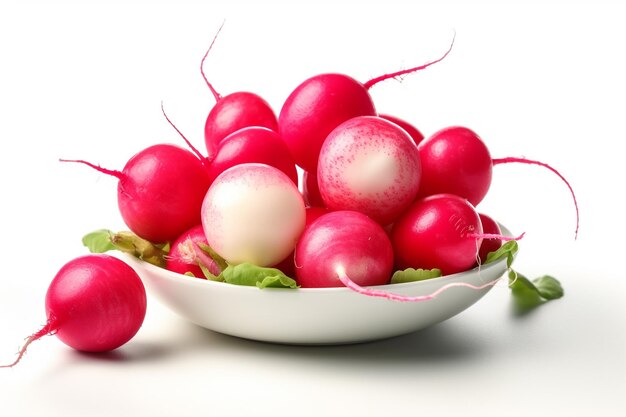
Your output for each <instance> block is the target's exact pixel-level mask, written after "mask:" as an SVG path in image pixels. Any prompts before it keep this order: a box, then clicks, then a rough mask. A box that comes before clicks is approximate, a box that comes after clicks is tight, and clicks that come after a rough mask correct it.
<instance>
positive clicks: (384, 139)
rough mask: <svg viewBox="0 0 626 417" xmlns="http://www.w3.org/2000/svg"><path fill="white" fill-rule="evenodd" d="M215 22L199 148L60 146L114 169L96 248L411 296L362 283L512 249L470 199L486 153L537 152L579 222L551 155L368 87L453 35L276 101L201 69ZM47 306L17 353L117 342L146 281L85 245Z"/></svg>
mask: <svg viewBox="0 0 626 417" xmlns="http://www.w3.org/2000/svg"><path fill="white" fill-rule="evenodd" d="M220 30H221V28H220ZM218 33H219V31H218ZM215 38H217V34H216V36H215ZM215 38H214V39H213V42H212V43H211V46H210V47H209V49H208V50H207V52H206V54H205V55H204V57H203V58H202V61H201V73H202V76H203V78H204V80H205V81H206V84H207V86H208V87H209V89H210V91H211V93H212V94H213V96H214V98H215V101H216V103H215V105H214V106H213V107H212V109H211V110H210V112H209V113H208V115H207V118H206V121H205V128H204V142H205V146H206V150H207V156H204V155H202V154H201V152H199V151H198V150H197V149H196V148H195V147H193V145H192V144H191V142H190V141H188V140H187V138H185V136H184V135H182V133H181V132H180V131H178V129H176V130H177V131H178V132H179V133H180V134H181V136H182V137H183V139H184V140H185V142H186V143H187V145H188V146H189V147H190V150H188V149H185V148H183V147H180V146H178V145H174V144H167V143H159V144H154V145H152V146H150V147H148V148H146V149H144V150H141V151H140V152H138V153H136V154H135V155H133V156H131V157H130V158H129V159H128V162H127V163H126V165H125V166H124V167H123V168H122V169H121V170H115V169H109V168H103V167H100V166H99V165H96V164H94V163H92V162H88V161H84V160H81V159H75V160H69V159H63V160H62V161H63V162H75V163H80V164H84V165H87V166H89V167H91V168H93V169H96V170H98V171H99V172H101V173H103V174H106V175H109V176H112V177H114V178H115V179H116V180H117V201H118V207H119V212H120V215H121V217H122V219H123V220H124V222H125V223H126V225H127V226H128V228H129V229H130V231H129V232H119V233H113V232H109V231H106V230H103V231H99V232H96V233H94V234H90V235H88V236H86V237H85V239H84V242H85V244H86V246H88V247H89V248H90V249H91V251H92V252H106V251H108V250H111V249H117V250H121V251H124V252H127V253H131V254H133V255H135V256H137V257H139V258H141V259H143V260H145V261H148V262H152V263H154V264H156V265H159V266H161V267H164V268H167V269H169V270H171V271H174V272H177V273H180V274H185V275H190V276H194V277H198V278H206V279H212V280H217V281H224V282H226V283H236V284H246V285H257V286H259V287H261V288H265V287H275V286H282V287H292V288H297V287H303V288H312V287H340V286H347V287H348V288H350V289H352V290H354V291H357V292H359V293H362V294H365V295H368V296H377V297H386V298H390V299H393V300H400V301H425V300H428V299H431V298H433V297H434V296H435V295H436V294H431V295H429V296H424V297H416V298H409V297H402V296H398V295H396V294H393V293H389V292H386V291H381V290H380V289H371V288H366V287H371V286H377V285H383V284H388V283H393V282H398V280H402V281H406V280H409V281H410V280H413V279H423V278H424V277H425V276H426V277H435V276H439V275H448V274H454V273H458V272H463V271H467V270H469V269H471V268H473V267H475V266H477V265H480V264H481V263H485V262H489V261H490V260H491V259H493V254H494V253H495V254H496V255H497V256H511V251H513V250H514V248H516V247H515V246H510V248H509V249H507V250H508V252H507V251H504V252H502V253H504V255H502V253H500V254H499V255H498V253H499V252H500V251H501V249H502V244H503V242H504V241H507V240H517V239H518V238H512V237H508V236H503V235H502V233H501V230H500V228H499V226H498V224H497V223H496V222H495V221H494V220H493V219H492V218H491V217H489V216H488V215H486V214H484V213H479V212H478V210H477V206H478V205H479V204H480V202H481V201H482V200H483V198H484V197H485V195H486V194H487V193H488V191H489V187H490V184H491V179H492V168H493V166H494V165H498V164H503V163H510V162H520V163H527V164H534V165H538V166H543V167H545V168H548V169H549V170H551V171H552V172H553V173H555V174H557V175H558V176H559V177H560V178H561V179H562V180H563V181H564V182H565V183H566V185H567V186H568V187H569V190H570V192H571V194H572V197H573V199H574V204H575V206H576V216H577V222H576V233H577V232H578V207H577V204H576V198H575V195H574V192H573V190H572V188H571V186H570V185H569V183H567V181H566V180H565V178H564V177H563V176H562V175H561V174H560V173H559V172H558V171H556V170H555V169H554V168H552V167H551V166H549V165H547V164H545V163H543V162H539V161H534V160H528V159H524V158H512V157H507V158H500V159H493V158H492V157H491V155H490V153H489V150H488V148H487V146H486V144H485V143H484V141H483V140H482V139H481V138H480V137H479V135H478V134H477V133H476V132H474V131H472V130H471V129H469V128H467V127H462V126H452V127H445V128H443V129H441V130H439V131H438V132H435V133H434V134H432V135H430V136H427V137H425V136H424V135H423V134H422V133H421V131H420V130H419V129H418V128H416V127H415V126H413V124H412V123H410V122H408V121H405V120H402V119H399V118H397V117H394V116H393V115H388V114H380V113H379V112H378V111H377V109H376V106H375V100H374V98H373V97H372V95H371V94H370V92H369V90H370V88H371V87H373V86H374V85H376V84H378V83H379V82H381V81H384V80H387V79H390V78H394V77H396V76H399V75H404V74H409V73H414V72H417V71H420V70H423V69H425V68H428V67H429V66H431V65H433V64H435V63H437V62H440V61H441V60H443V59H444V58H445V57H446V56H447V55H448V53H449V52H450V50H448V51H447V52H446V53H445V54H444V55H443V56H442V57H440V58H439V59H437V60H435V61H432V62H429V63H427V64H424V65H420V66H417V67H414V68H410V69H407V70H402V71H397V72H394V73H390V74H384V75H381V76H379V77H375V78H373V79H371V80H369V81H366V82H364V83H362V82H360V81H358V80H356V79H354V78H352V77H351V76H349V75H345V74H339V73H324V74H317V75H313V76H312V77H310V78H308V79H306V80H303V81H302V82H301V83H300V84H299V85H297V86H296V87H295V88H294V89H293V90H292V92H291V93H290V94H289V95H288V97H286V99H285V100H284V102H283V103H282V106H281V109H280V112H279V113H278V114H277V113H275V111H274V109H273V108H272V107H271V106H270V104H269V103H268V102H267V101H265V100H264V99H263V98H262V97H260V96H259V95H257V94H255V93H252V92H235V93H231V94H229V95H226V96H222V95H221V94H219V93H218V92H217V91H216V89H215V88H214V87H213V85H212V83H210V82H209V81H208V79H207V77H206V75H205V72H204V64H205V60H206V59H207V56H208V54H209V51H210V50H211V48H212V47H213V43H214V42H215ZM450 48H452V45H450ZM163 114H164V115H165V117H166V119H167V120H168V122H170V124H171V125H172V126H173V127H175V126H174V124H173V123H172V122H171V121H170V119H169V118H168V116H167V115H166V114H165V111H164V110H163ZM298 174H300V175H298ZM512 243H515V242H512ZM511 248H513V249H511ZM398 273H401V275H402V277H401V278H398V279H396V278H395V277H396V276H397V274H398ZM413 274H416V275H415V277H414V276H413ZM407 277H408V278H407ZM542 282H545V280H544V281H542ZM492 284H493V283H488V284H486V285H492ZM456 285H464V284H463V283H460V284H459V283H457V284H456ZM525 285H526V284H525ZM530 285H532V284H530ZM465 286H470V285H469V284H465ZM445 289H446V288H441V289H440V290H439V291H438V292H437V293H439V292H441V291H443V290H445ZM550 294H555V292H554V291H553V292H550ZM553 298H556V296H554V297H553ZM46 306H47V310H46V311H47V314H48V321H47V322H46V324H45V326H44V327H43V328H42V329H41V330H40V331H38V332H37V333H35V334H34V335H32V336H31V337H30V338H28V339H27V342H26V345H25V346H24V347H23V348H22V349H21V350H20V353H19V356H18V359H17V360H16V361H15V363H17V361H19V359H20V358H21V357H22V355H23V354H24V352H25V349H26V347H27V346H28V345H29V344H30V343H31V342H32V341H34V340H37V339H39V338H41V337H42V336H44V335H46V334H56V335H57V336H58V337H59V338H60V339H61V340H63V341H64V342H65V343H67V344H68V345H70V346H72V347H74V348H76V349H79V350H86V351H96V352H97V351H106V350H110V349H115V348H117V347H119V346H121V345H123V344H124V343H126V342H127V341H128V340H129V339H130V338H131V337H133V335H134V334H135V333H136V332H137V331H138V329H139V327H140V326H141V323H142V321H143V318H144V315H145V291H144V288H143V285H142V284H141V281H140V280H139V277H138V276H137V274H136V273H135V272H134V271H133V270H132V269H131V268H130V267H129V266H128V265H126V264H124V263H123V262H122V261H120V260H119V259H117V258H113V257H110V256H107V255H102V254H93V255H88V256H85V257H80V258H77V259H76V260H73V261H71V262H70V263H68V264H67V265H66V266H65V267H63V268H62V270H61V271H60V272H59V274H58V275H57V277H56V278H55V279H54V280H53V281H52V284H51V286H50V288H49V291H48V295H47V297H46ZM96 306H97V307H98V308H95V307H96ZM15 363H13V364H11V365H9V366H12V365H14V364H15Z"/></svg>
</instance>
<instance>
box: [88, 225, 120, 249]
mask: <svg viewBox="0 0 626 417" xmlns="http://www.w3.org/2000/svg"><path fill="white" fill-rule="evenodd" d="M111 236H113V232H111V231H110V230H107V229H100V230H96V231H93V232H91V233H87V234H86V235H85V236H83V245H85V246H86V247H87V248H88V249H89V251H90V252H91V253H105V252H108V251H110V250H115V249H116V248H115V245H114V244H113V243H112V242H111Z"/></svg>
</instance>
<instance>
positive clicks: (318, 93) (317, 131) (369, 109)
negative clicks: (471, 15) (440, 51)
mask: <svg viewBox="0 0 626 417" xmlns="http://www.w3.org/2000/svg"><path fill="white" fill-rule="evenodd" d="M453 43H454V40H453V41H452V44H453ZM452 44H450V48H449V49H448V51H446V53H445V54H444V55H443V56H442V57H440V58H439V59H437V60H434V61H431V62H429V63H427V64H424V65H420V66H417V67H414V68H409V69H406V70H401V71H396V72H393V73H389V74H384V75H381V76H379V77H375V78H373V79H371V80H369V81H367V82H365V83H361V82H359V81H357V80H355V79H354V78H352V77H350V76H348V75H345V74H337V73H327V74H319V75H315V76H313V77H311V78H308V79H307V80H305V81H303V82H302V83H301V84H300V85H298V86H297V87H296V88H295V89H294V90H293V91H292V92H291V94H289V96H288V97H287V99H286V100H285V102H284V104H283V106H282V108H281V110H280V113H279V115H278V132H279V133H280V136H281V137H282V138H283V140H284V141H285V142H286V143H287V145H288V146H289V149H290V150H291V154H292V155H293V157H294V160H295V162H296V164H298V165H299V166H300V167H301V168H302V169H303V170H304V171H308V172H315V171H316V169H317V158H318V155H319V151H320V149H321V147H322V144H323V143H324V140H325V139H326V136H328V134H329V133H330V132H331V131H332V130H333V129H334V128H336V127H337V126H339V125H340V124H341V123H343V122H345V121H346V120H348V119H351V118H353V117H357V116H376V115H377V112H376V108H375V106H374V101H373V99H372V97H371V96H370V94H369V89H370V88H372V87H373V86H374V85H376V84H378V83H379V82H381V81H384V80H387V79H390V78H395V77H398V76H401V75H405V74H409V73H412V72H416V71H420V70H422V69H425V68H427V67H429V66H430V65H433V64H435V63H437V62H440V61H441V60H443V59H444V58H445V57H446V56H447V55H448V53H449V52H450V50H451V49H452Z"/></svg>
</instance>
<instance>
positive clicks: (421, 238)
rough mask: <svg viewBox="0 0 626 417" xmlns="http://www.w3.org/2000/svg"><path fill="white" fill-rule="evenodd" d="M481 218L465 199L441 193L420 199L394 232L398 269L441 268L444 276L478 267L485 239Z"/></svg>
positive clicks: (398, 223)
mask: <svg viewBox="0 0 626 417" xmlns="http://www.w3.org/2000/svg"><path fill="white" fill-rule="evenodd" d="M482 231H483V229H482V225H481V223H480V218H479V217H478V213H477V212H476V210H475V209H474V207H473V206H472V205H471V204H470V203H469V202H468V201H467V200H465V199H464V198H461V197H458V196H456V195H452V194H437V195H433V196H429V197H426V198H424V199H421V200H417V201H416V202H415V203H413V205H411V207H409V209H408V210H407V211H406V212H405V213H404V214H403V215H402V216H401V217H400V218H399V219H398V221H397V222H396V223H395V224H394V226H393V229H392V231H391V242H392V245H393V249H394V256H395V263H396V269H406V268H415V269H419V268H424V269H433V268H439V269H440V270H441V272H442V274H443V275H449V274H454V273H457V272H462V271H466V270H468V269H470V268H472V267H473V266H474V264H475V263H476V257H477V255H478V248H479V246H480V244H481V241H482V239H480V238H479V239H477V238H471V237H468V236H466V234H468V233H478V234H480V233H482Z"/></svg>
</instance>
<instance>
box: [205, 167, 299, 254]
mask: <svg viewBox="0 0 626 417" xmlns="http://www.w3.org/2000/svg"><path fill="white" fill-rule="evenodd" d="M304 225H305V206H304V200H303V198H302V195H301V194H300V191H299V190H298V187H297V186H296V185H295V184H294V183H293V181H292V180H291V179H290V178H289V177H288V176H287V175H286V174H285V173H284V172H282V171H281V170H279V169H277V168H274V167H272V166H270V165H266V164H259V163H244V164H239V165H235V166H233V167H231V168H229V169H227V170H226V171H224V172H222V173H221V174H220V175H219V176H218V177H217V178H216V179H215V181H213V184H212V185H211V187H210V188H209V191H208V192H207V194H206V196H205V198H204V202H203V204H202V226H203V228H204V233H205V234H206V237H207V241H208V243H209V246H210V247H211V248H212V249H213V250H214V251H215V252H217V253H218V254H219V255H220V256H221V257H222V258H224V259H225V260H226V261H227V262H228V263H230V264H239V263H243V262H249V263H252V264H255V265H258V266H271V265H276V264H278V263H279V262H281V261H283V260H284V259H285V258H286V257H287V256H288V255H289V254H290V253H291V252H292V251H293V249H294V247H295V245H296V241H297V240H298V238H299V237H300V234H301V233H302V230H303V229H304Z"/></svg>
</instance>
